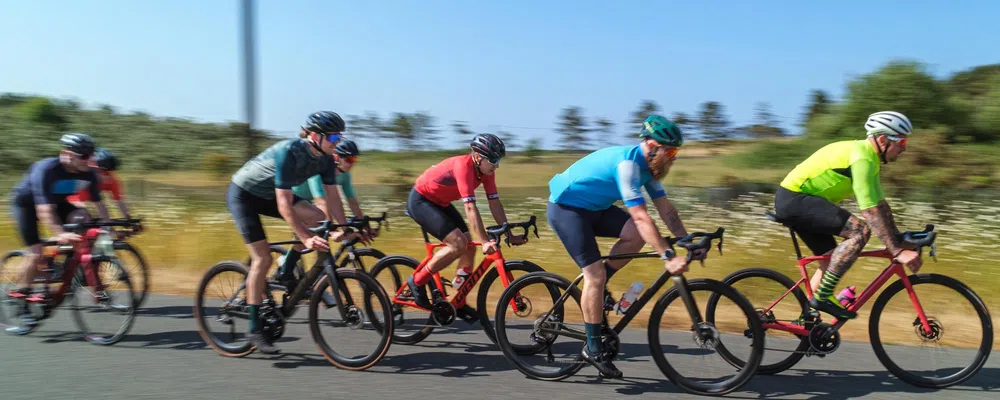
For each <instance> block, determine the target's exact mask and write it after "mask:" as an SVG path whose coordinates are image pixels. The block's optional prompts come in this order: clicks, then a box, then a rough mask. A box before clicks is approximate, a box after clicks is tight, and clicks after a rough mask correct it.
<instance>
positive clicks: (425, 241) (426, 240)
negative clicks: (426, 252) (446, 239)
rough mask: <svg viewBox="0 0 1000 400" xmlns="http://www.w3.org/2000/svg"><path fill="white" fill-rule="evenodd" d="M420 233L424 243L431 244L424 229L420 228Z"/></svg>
mask: <svg viewBox="0 0 1000 400" xmlns="http://www.w3.org/2000/svg"><path fill="white" fill-rule="evenodd" d="M420 233H423V234H424V243H430V242H431V238H430V237H428V236H427V230H425V229H424V228H420Z"/></svg>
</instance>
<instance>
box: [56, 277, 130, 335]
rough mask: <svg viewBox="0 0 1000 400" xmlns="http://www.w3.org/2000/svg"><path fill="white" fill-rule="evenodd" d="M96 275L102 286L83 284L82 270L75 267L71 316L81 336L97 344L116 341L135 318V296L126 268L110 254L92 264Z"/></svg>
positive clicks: (128, 328)
mask: <svg viewBox="0 0 1000 400" xmlns="http://www.w3.org/2000/svg"><path fill="white" fill-rule="evenodd" d="M90 268H93V269H94V272H95V273H96V274H98V276H100V280H101V284H102V285H103V286H104V288H103V290H98V288H94V287H91V286H87V285H88V282H87V280H86V278H85V277H84V276H85V273H84V271H82V270H77V273H76V278H74V279H73V282H72V283H71V285H72V286H71V287H70V292H69V293H72V298H71V306H72V309H73V319H74V320H75V321H76V324H77V326H78V327H79V328H80V330H81V331H83V333H84V339H85V340H86V341H88V342H90V343H93V344H97V345H104V346H107V345H111V344H115V343H118V342H119V341H120V340H122V338H124V337H125V334H127V333H128V331H129V330H130V329H131V328H132V323H133V322H134V321H135V310H136V300H137V299H138V298H139V297H138V296H137V295H136V294H135V292H134V291H133V289H132V282H131V280H130V278H129V275H128V272H127V271H126V270H125V268H124V267H122V265H121V264H120V263H119V262H118V259H117V258H115V257H111V258H109V259H108V260H106V261H101V262H99V263H97V264H92V265H91V266H90Z"/></svg>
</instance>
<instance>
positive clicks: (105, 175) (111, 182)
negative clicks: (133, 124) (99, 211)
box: [66, 148, 132, 219]
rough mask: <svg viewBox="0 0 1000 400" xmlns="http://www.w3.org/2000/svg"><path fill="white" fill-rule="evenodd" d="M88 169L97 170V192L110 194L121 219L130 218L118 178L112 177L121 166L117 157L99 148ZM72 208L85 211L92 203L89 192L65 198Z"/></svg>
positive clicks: (85, 191) (109, 151)
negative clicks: (120, 214) (89, 203)
mask: <svg viewBox="0 0 1000 400" xmlns="http://www.w3.org/2000/svg"><path fill="white" fill-rule="evenodd" d="M89 164H90V168H93V169H95V170H97V172H98V173H97V178H98V181H99V182H100V183H99V184H98V186H99V188H98V189H99V190H100V191H101V192H110V193H111V198H112V199H114V200H115V202H116V203H118V210H120V211H121V212H122V217H123V218H125V219H129V218H132V217H131V216H130V215H129V212H128V205H126V204H125V197H124V196H122V190H121V183H120V182H119V181H118V178H117V177H116V176H115V175H114V171H117V170H118V167H119V166H121V162H119V160H118V157H116V156H115V154H114V153H112V152H111V150H108V149H105V148H100V149H97V151H95V152H94V156H93V157H91V159H90V163H89ZM66 200H67V201H69V202H70V203H71V204H73V205H74V206H76V207H78V208H80V209H84V210H86V203H87V202H91V201H94V200H93V199H91V198H90V191H89V190H87V189H84V190H81V191H79V192H77V193H76V194H74V195H72V196H69V197H67V198H66Z"/></svg>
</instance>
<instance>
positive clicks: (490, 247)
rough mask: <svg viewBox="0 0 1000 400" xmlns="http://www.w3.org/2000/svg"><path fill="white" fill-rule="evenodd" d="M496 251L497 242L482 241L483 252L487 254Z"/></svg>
mask: <svg viewBox="0 0 1000 400" xmlns="http://www.w3.org/2000/svg"><path fill="white" fill-rule="evenodd" d="M496 252H497V242H494V241H492V240H491V241H489V242H486V243H483V254H486V255H489V254H493V253H496Z"/></svg>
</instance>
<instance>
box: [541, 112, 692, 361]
mask: <svg viewBox="0 0 1000 400" xmlns="http://www.w3.org/2000/svg"><path fill="white" fill-rule="evenodd" d="M642 124H643V125H642V126H643V128H642V131H641V132H640V133H639V136H640V137H641V138H642V141H641V142H640V143H639V144H637V145H631V146H613V147H606V148H604V149H601V150H597V151H595V152H593V153H590V154H588V155H587V156H585V157H583V158H581V159H579V160H577V161H576V162H575V163H573V165H570V167H569V168H567V169H566V170H565V171H563V172H562V173H559V174H556V175H555V176H554V177H552V179H551V180H549V191H550V194H549V199H548V200H549V201H548V207H547V210H546V214H547V217H548V221H549V225H550V226H551V227H552V230H553V231H555V233H556V236H558V237H559V240H560V241H561V242H562V244H563V246H564V247H566V250H567V251H568V252H569V255H570V256H571V257H572V258H573V261H575V262H576V265H577V266H579V267H580V268H581V269H582V270H583V294H582V299H581V307H582V308H583V320H584V324H585V328H586V333H587V344H586V345H585V346H584V347H583V350H582V351H581V354H582V356H583V359H584V360H586V361H587V362H588V363H590V364H591V365H593V366H594V367H596V368H597V370H598V371H600V373H601V374H602V375H604V376H607V377H610V378H619V377H621V376H622V373H621V371H619V370H618V368H617V367H615V365H614V364H613V363H612V360H611V357H610V354H609V353H607V352H605V351H604V349H603V345H602V343H601V322H602V321H603V317H604V315H603V311H604V309H605V304H606V303H607V302H608V299H611V298H610V294H609V293H607V291H606V289H605V284H606V282H607V279H608V278H610V277H611V275H613V274H614V273H615V272H616V271H617V270H618V269H620V268H622V267H624V266H625V265H626V264H628V262H629V260H614V261H608V262H604V261H602V260H601V252H600V250H599V249H598V246H597V240H596V237H613V238H618V241H617V242H616V243H615V244H614V245H613V246H612V247H611V254H621V253H633V252H637V251H639V250H640V249H641V248H642V247H643V245H645V244H647V243H648V244H649V245H650V246H652V247H653V249H655V250H656V252H657V253H659V254H661V257H660V258H661V259H663V260H664V267H665V268H666V269H667V271H669V272H670V273H671V274H677V273H681V272H684V271H687V264H686V263H685V260H684V257H668V255H669V253H668V250H670V246H669V244H668V243H667V241H666V240H665V239H664V237H663V236H662V235H660V231H659V229H657V227H656V223H655V222H654V221H653V218H652V217H650V215H649V213H648V211H647V209H646V200H645V198H643V195H642V191H641V188H645V189H646V193H648V194H649V196H650V198H651V199H652V200H653V204H654V205H655V206H656V210H657V211H658V212H659V213H660V217H661V218H662V219H663V222H664V223H665V224H666V225H667V228H669V229H670V232H671V233H673V234H674V236H676V237H682V236H686V235H687V230H685V228H684V224H683V223H682V222H681V219H680V216H679V215H678V213H677V209H676V208H674V206H673V204H672V203H671V202H670V201H669V200H668V199H667V197H666V192H665V191H664V190H663V186H662V185H661V184H660V180H661V179H663V177H665V176H666V175H667V173H668V172H669V171H670V167H671V166H672V165H673V163H674V160H675V159H676V157H677V152H678V151H679V150H680V147H681V145H682V144H683V143H684V140H683V137H682V136H681V131H680V128H678V127H677V125H676V124H674V123H673V122H671V121H670V120H668V119H666V118H664V117H661V116H658V115H650V116H649V117H647V118H646V120H645V121H643V123H642ZM619 200H621V201H623V202H624V204H625V208H626V209H627V210H628V211H626V210H623V209H621V208H619V207H617V206H615V202H617V201H619ZM705 254H706V253H705V252H698V253H697V254H696V255H695V259H703V258H704V256H705ZM602 293H604V300H602ZM611 301H612V302H613V300H611ZM612 304H613V303H612Z"/></svg>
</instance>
